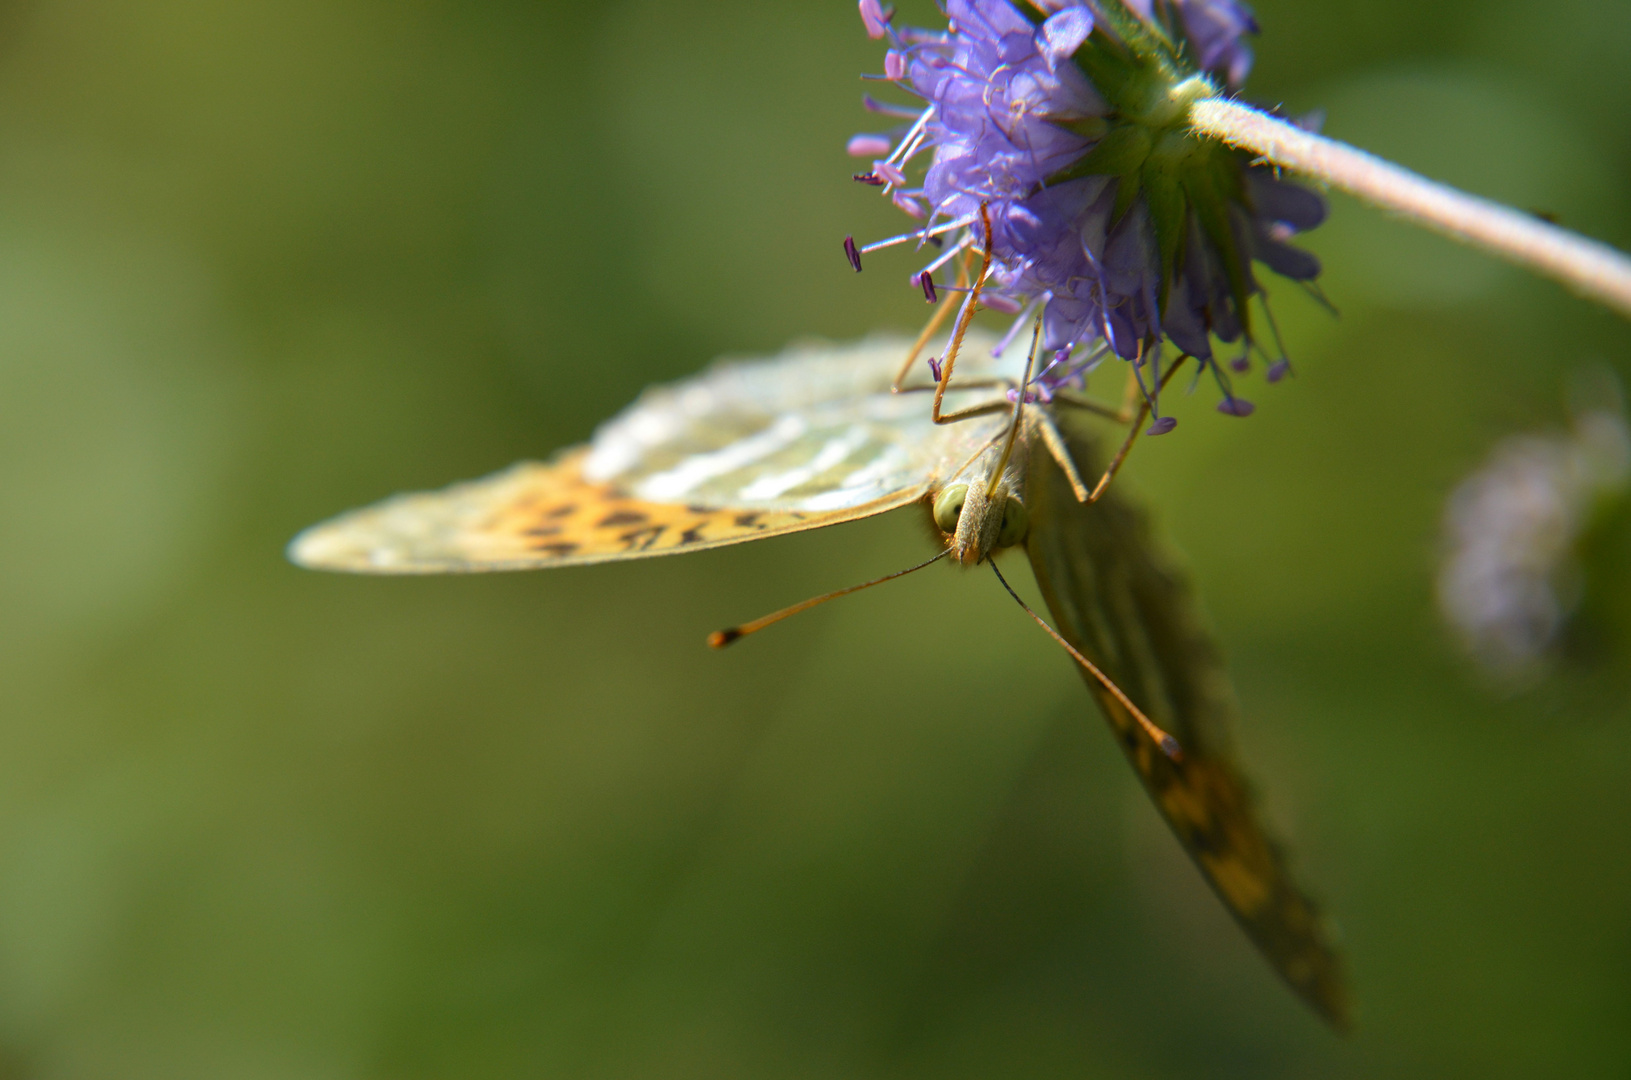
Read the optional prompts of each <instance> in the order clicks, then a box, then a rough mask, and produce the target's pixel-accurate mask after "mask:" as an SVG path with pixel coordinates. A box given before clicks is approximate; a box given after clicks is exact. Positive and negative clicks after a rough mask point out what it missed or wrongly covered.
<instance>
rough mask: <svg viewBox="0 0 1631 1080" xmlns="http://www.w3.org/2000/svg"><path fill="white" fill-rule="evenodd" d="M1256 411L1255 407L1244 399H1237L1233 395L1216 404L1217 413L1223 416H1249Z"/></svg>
mask: <svg viewBox="0 0 1631 1080" xmlns="http://www.w3.org/2000/svg"><path fill="white" fill-rule="evenodd" d="M1256 411H1257V406H1256V405H1253V404H1252V403H1251V402H1249V401H1247V400H1246V399H1245V398H1237V397H1235V396H1234V395H1233V394H1231V395H1230V396H1228V397H1226V398H1224V399H1223V400H1222V401H1220V402H1218V412H1220V413H1222V414H1223V415H1224V416H1250V415H1251V414H1252V413H1254V412H1256Z"/></svg>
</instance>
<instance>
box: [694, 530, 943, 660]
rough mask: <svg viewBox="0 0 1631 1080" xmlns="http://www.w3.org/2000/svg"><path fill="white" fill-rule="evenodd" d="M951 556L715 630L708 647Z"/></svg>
mask: <svg viewBox="0 0 1631 1080" xmlns="http://www.w3.org/2000/svg"><path fill="white" fill-rule="evenodd" d="M950 554H951V548H944V549H943V550H941V552H940V554H938V555H936V556H935V557H934V558H932V559H929V560H927V561H925V562H920V563H918V564H917V565H916V566H910V567H907V568H906V569H905V570H896V571H895V572H894V573H893V574H885V575H884V576H883V577H881V578H877V579H875V580H873V581H867V582H863V583H861V584H860V585H851V586H849V587H847V588H843V589H836V590H834V591H833V592H830V593H823V594H822V595H820V596H812V597H810V599H808V600H801V601H799V602H798V603H796V604H794V605H793V606H792V607H785V608H782V609H781V610H780V611H775V612H772V613H771V614H769V615H766V616H763V617H762V618H758V619H754V620H753V621H752V622H745V623H743V624H742V625H740V626H729V627H726V628H725V629H723V630H715V631H714V632H713V633H711V634H709V635H708V647H709V648H712V649H723V648H724V647H725V646H727V645H729V644H731V643H732V642H734V641H740V640H741V639H743V638H745V637H747V636H748V635H749V634H757V633H758V632H759V631H760V630H763V629H764V628H765V627H767V626H774V625H775V624H776V623H779V622H781V621H782V620H783V619H786V618H790V617H791V616H794V615H797V614H798V613H799V612H801V611H809V610H810V609H811V608H813V607H816V606H818V605H820V604H825V603H826V602H827V601H828V600H836V599H838V598H839V597H840V596H848V595H849V594H850V593H853V592H860V591H861V590H862V589H870V588H872V586H874V585H882V584H883V583H884V582H886V581H894V580H895V579H896V578H898V577H905V576H906V575H907V574H915V573H916V572H917V571H919V570H921V569H923V568H924V567H925V566H932V565H933V564H935V563H937V562H939V561H940V560H941V559H944V558H945V557H946V556H947V555H950Z"/></svg>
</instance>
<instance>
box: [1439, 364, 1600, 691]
mask: <svg viewBox="0 0 1631 1080" xmlns="http://www.w3.org/2000/svg"><path fill="white" fill-rule="evenodd" d="M1608 389H1609V390H1610V392H1609V393H1605V394H1598V395H1596V400H1595V401H1594V402H1593V407H1592V408H1590V409H1588V410H1586V411H1583V412H1580V413H1579V414H1577V415H1576V416H1575V418H1574V425H1573V430H1572V431H1571V432H1568V433H1566V434H1565V433H1562V432H1558V433H1536V434H1528V435H1515V436H1509V437H1507V438H1506V439H1503V440H1502V441H1501V442H1500V443H1499V444H1497V446H1496V447H1495V449H1494V450H1493V452H1492V453H1491V454H1490V456H1489V458H1488V459H1487V460H1486V461H1485V463H1484V464H1483V465H1482V466H1480V467H1479V468H1478V469H1477V470H1476V471H1475V472H1473V473H1472V475H1470V476H1468V477H1467V478H1466V479H1464V480H1463V481H1462V482H1461V483H1460V484H1459V485H1458V486H1457V487H1456V489H1455V491H1454V493H1453V494H1452V495H1451V496H1450V499H1449V502H1448V504H1447V505H1446V507H1445V511H1444V526H1443V530H1444V531H1443V561H1442V563H1441V564H1440V567H1439V574H1438V605H1439V612H1440V614H1441V615H1442V616H1443V618H1444V620H1445V622H1446V623H1448V624H1449V626H1450V628H1451V629H1452V630H1453V631H1454V632H1455V634H1456V636H1457V637H1458V638H1460V639H1461V643H1462V645H1463V646H1464V647H1465V648H1466V650H1467V652H1468V653H1469V654H1470V655H1471V656H1472V657H1473V658H1474V659H1475V660H1477V661H1478V662H1479V663H1480V664H1481V665H1482V666H1483V667H1484V669H1485V670H1486V671H1487V672H1488V673H1489V674H1491V675H1493V676H1495V677H1496V679H1497V680H1498V681H1500V682H1503V683H1507V684H1509V685H1512V686H1514V687H1516V686H1521V685H1522V684H1524V683H1527V682H1530V681H1532V680H1533V679H1534V678H1535V677H1537V676H1539V675H1540V674H1542V673H1543V672H1544V669H1545V667H1546V664H1547V662H1548V660H1549V654H1550V653H1551V652H1552V651H1553V649H1554V646H1555V645H1556V644H1557V641H1558V638H1559V637H1560V635H1561V634H1562V632H1563V630H1564V627H1565V624H1566V623H1567V621H1568V618H1569V616H1570V614H1571V612H1572V609H1573V607H1574V604H1575V602H1576V601H1577V600H1578V599H1579V592H1580V589H1579V585H1580V583H1581V581H1582V575H1581V572H1580V566H1579V559H1578V555H1579V550H1580V548H1581V540H1582V537H1583V536H1584V535H1585V534H1586V533H1587V532H1588V530H1589V528H1590V527H1591V525H1592V522H1593V518H1594V517H1596V516H1598V515H1600V513H1601V512H1602V511H1603V510H1604V509H1605V507H1606V506H1609V505H1612V504H1613V503H1614V502H1615V501H1617V500H1619V499H1622V498H1624V495H1625V490H1626V487H1627V484H1628V482H1631V429H1628V428H1627V426H1626V420H1625V416H1624V414H1623V413H1621V412H1620V411H1619V409H1618V408H1616V407H1615V405H1617V402H1616V401H1615V398H1616V397H1617V395H1616V394H1614V393H1613V392H1612V390H1613V389H1615V388H1614V387H1612V386H1610V387H1609V388H1608ZM1604 399H1607V402H1608V405H1607V407H1604Z"/></svg>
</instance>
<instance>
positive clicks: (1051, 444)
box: [1025, 409, 1089, 503]
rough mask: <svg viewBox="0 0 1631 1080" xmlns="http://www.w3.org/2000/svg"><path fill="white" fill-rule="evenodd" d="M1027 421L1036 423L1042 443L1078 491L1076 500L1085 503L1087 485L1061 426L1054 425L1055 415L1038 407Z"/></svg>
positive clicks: (1028, 415)
mask: <svg viewBox="0 0 1631 1080" xmlns="http://www.w3.org/2000/svg"><path fill="white" fill-rule="evenodd" d="M1025 419H1026V422H1028V423H1031V424H1034V425H1035V426H1036V430H1037V432H1038V434H1040V435H1041V436H1042V445H1043V446H1046V447H1047V448H1048V453H1049V454H1051V455H1053V460H1054V461H1056V462H1058V463H1059V468H1060V471H1062V472H1063V473H1064V474H1065V478H1066V479H1068V480H1069V481H1070V489H1071V490H1072V491H1074V492H1075V493H1076V501H1077V502H1082V503H1085V502H1087V500H1088V494H1089V493H1088V490H1087V485H1086V484H1084V483H1082V476H1081V474H1080V473H1078V472H1077V471H1076V462H1075V460H1074V459H1073V458H1072V457H1071V456H1070V450H1069V448H1068V447H1066V446H1065V439H1064V436H1062V435H1060V434H1059V428H1058V427H1057V426H1055V425H1054V422H1053V417H1051V416H1049V415H1048V414H1047V413H1045V412H1043V411H1042V410H1041V409H1037V410H1035V411H1034V412H1031V413H1028V414H1027V415H1026V418H1025Z"/></svg>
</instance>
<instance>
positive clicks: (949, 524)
mask: <svg viewBox="0 0 1631 1080" xmlns="http://www.w3.org/2000/svg"><path fill="white" fill-rule="evenodd" d="M967 498H968V485H967V484H952V485H951V486H950V487H948V488H945V489H944V490H942V491H941V492H940V494H939V495H936V496H935V499H934V523H935V527H936V528H938V529H939V530H940V531H941V532H943V533H954V532H956V531H957V519H958V518H959V517H960V516H962V513H963V500H965V499H967Z"/></svg>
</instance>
